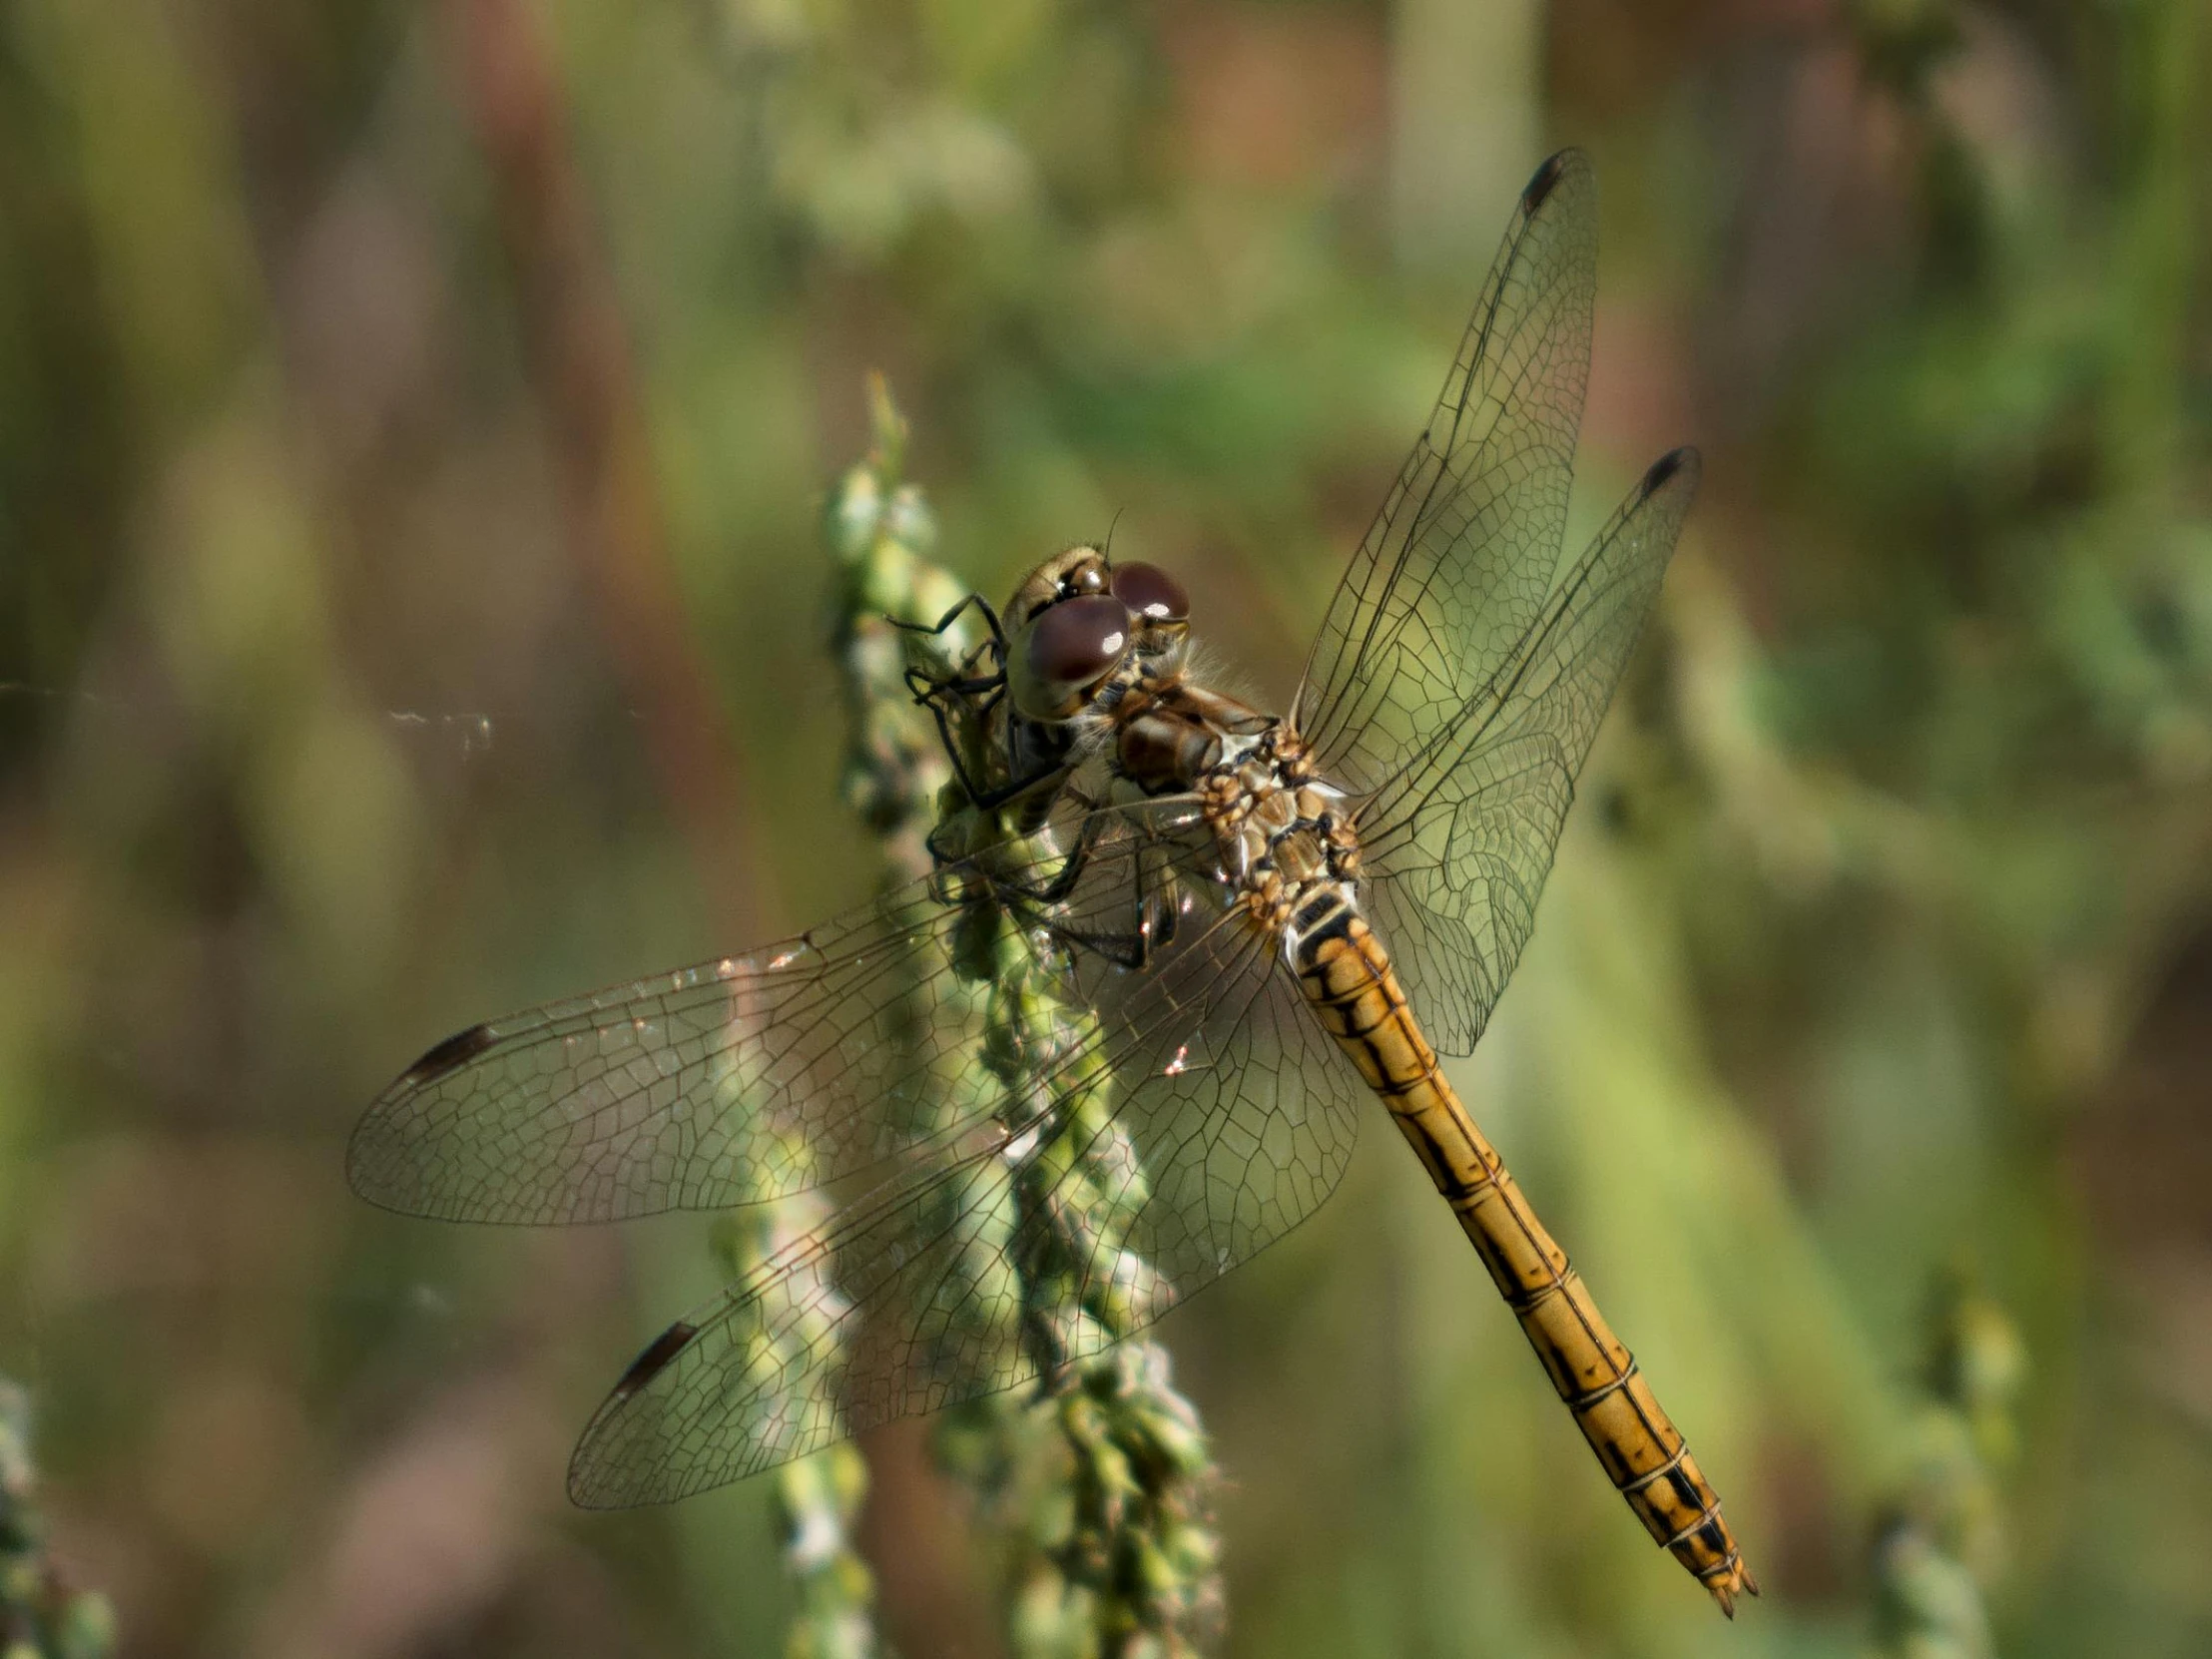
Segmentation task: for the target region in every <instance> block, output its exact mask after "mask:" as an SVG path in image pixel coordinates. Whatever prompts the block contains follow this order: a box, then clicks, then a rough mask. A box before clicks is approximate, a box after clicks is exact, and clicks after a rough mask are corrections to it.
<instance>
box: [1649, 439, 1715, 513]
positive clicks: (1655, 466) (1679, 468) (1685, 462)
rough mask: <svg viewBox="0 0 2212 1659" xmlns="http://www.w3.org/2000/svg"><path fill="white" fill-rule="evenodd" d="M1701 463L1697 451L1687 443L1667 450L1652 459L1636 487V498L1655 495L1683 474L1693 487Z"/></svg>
mask: <svg viewBox="0 0 2212 1659" xmlns="http://www.w3.org/2000/svg"><path fill="white" fill-rule="evenodd" d="M1702 464H1703V463H1702V462H1701V460H1700V459H1699V456H1698V452H1697V451H1696V450H1695V449H1693V448H1691V447H1690V446H1689V445H1688V444H1684V445H1683V446H1682V447H1681V448H1680V449H1670V450H1668V451H1667V452H1666V453H1665V454H1664V455H1662V456H1660V457H1659V458H1658V459H1657V460H1656V461H1653V462H1652V463H1651V468H1650V470H1649V471H1647V472H1646V473H1645V474H1644V481H1643V482H1642V483H1641V484H1639V485H1638V486H1637V488H1636V498H1637V500H1639V501H1648V500H1650V499H1651V497H1653V496H1655V495H1657V494H1658V493H1659V492H1660V491H1661V490H1663V489H1665V488H1666V487H1667V486H1668V485H1669V484H1671V483H1673V482H1674V480H1675V479H1676V478H1678V477H1682V476H1683V475H1684V474H1687V475H1688V483H1689V484H1690V486H1691V487H1692V488H1695V487H1696V485H1697V480H1698V473H1699V471H1700V469H1701V467H1702Z"/></svg>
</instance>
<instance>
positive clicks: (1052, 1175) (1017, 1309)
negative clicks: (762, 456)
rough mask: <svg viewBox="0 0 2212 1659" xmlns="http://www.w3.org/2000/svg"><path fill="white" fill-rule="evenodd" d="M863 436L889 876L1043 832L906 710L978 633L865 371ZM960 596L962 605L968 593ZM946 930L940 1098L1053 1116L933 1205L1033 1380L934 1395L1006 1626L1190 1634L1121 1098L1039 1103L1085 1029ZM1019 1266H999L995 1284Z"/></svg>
mask: <svg viewBox="0 0 2212 1659" xmlns="http://www.w3.org/2000/svg"><path fill="white" fill-rule="evenodd" d="M870 398H871V407H872V411H873V415H874V426H875V441H874V447H873V449H872V450H871V452H870V454H869V456H868V457H867V459H866V460H864V461H863V462H861V463H860V464H859V465H858V466H855V467H854V468H852V469H851V470H850V471H849V472H848V473H847V474H846V475H845V477H844V479H843V480H842V482H841V483H840V485H839V487H838V489H837V492H836V494H835V496H834V498H833V499H832V501H831V504H830V540H831V544H832V547H833V548H834V550H835V551H836V553H837V555H838V557H839V559H840V562H841V566H842V568H843V570H844V573H845V581H844V584H843V588H842V590H841V591H842V594H843V597H844V605H843V607H842V609H841V612H840V616H839V622H838V634H837V644H838V650H839V655H840V660H841V661H842V663H843V665H844V669H845V683H846V690H847V697H848V707H849V710H850V715H851V732H852V738H851V743H850V748H849V751H848V755H847V760H846V767H845V790H846V796H847V799H848V800H849V801H850V802H851V804H852V805H853V807H854V808H855V810H856V811H858V812H859V813H860V814H861V816H862V817H863V819H865V820H866V822H867V823H868V824H869V826H870V827H871V828H872V829H873V830H875V831H876V833H877V834H878V835H879V836H881V837H882V839H883V843H884V847H885V853H886V859H887V862H888V865H889V867H890V870H891V872H892V873H893V875H894V876H898V877H911V876H913V875H915V874H918V873H923V872H925V871H926V870H927V869H928V868H929V867H930V855H929V852H928V844H927V837H928V833H929V831H930V830H932V829H934V830H937V831H939V832H941V833H946V834H948V835H949V837H950V838H951V839H953V840H955V841H957V843H958V844H959V845H961V846H962V847H964V848H967V849H969V850H970V851H971V852H974V853H976V854H978V855H980V856H982V857H984V858H988V857H990V856H992V855H994V854H999V855H1005V854H1012V853H1016V852H1021V853H1026V854H1034V853H1035V852H1037V851H1039V850H1040V849H1039V848H1037V847H1036V846H1035V845H1034V844H1033V843H1030V842H1028V841H1027V840H1026V839H1025V836H1024V833H1023V831H1022V830H1021V827H1020V826H1019V825H1017V824H1014V823H1012V822H1009V821H1008V820H1007V819H1006V818H1005V817H1004V816H1002V815H1000V814H997V813H991V814H984V813H981V812H980V811H978V810H977V809H975V808H974V807H973V806H972V805H971V804H970V803H969V802H968V800H967V797H966V795H965V792H964V791H962V790H961V789H960V788H959V787H958V786H957V785H954V784H952V783H951V782H950V780H951V767H950V765H949V762H948V758H947V757H946V756H945V754H944V752H943V746H942V741H941V739H940V736H939V734H938V733H937V731H936V729H935V726H934V723H933V722H932V721H931V720H930V718H929V717H928V716H927V715H926V714H925V713H924V712H923V711H921V710H919V709H918V708H916V707H915V705H914V703H913V700H912V697H911V695H910V693H909V691H908V689H907V687H906V684H905V672H906V670H907V668H908V667H909V666H912V667H915V668H918V669H920V670H921V671H922V672H923V673H924V674H926V675H928V676H929V677H931V678H933V679H938V680H943V679H947V678H950V677H951V676H952V675H954V674H955V673H958V672H961V671H963V670H964V671H967V672H973V671H974V669H975V667H976V665H975V664H973V663H971V662H970V661H969V658H970V654H971V652H972V651H973V650H974V648H975V646H976V644H977V643H978V638H977V635H978V630H977V629H976V628H975V627H973V626H970V625H969V624H968V622H967V621H966V619H963V622H962V623H961V624H958V625H955V626H954V627H952V628H949V629H946V630H944V631H943V632H941V633H936V634H920V633H915V632H912V631H910V630H902V629H898V628H895V627H894V626H892V624H891V622H890V621H887V620H885V619H886V618H889V619H896V620H897V621H899V622H905V623H910V624H919V625H921V626H922V627H925V628H928V627H934V626H935V625H936V624H937V623H939V622H940V621H941V620H942V619H943V618H944V617H945V615H946V613H948V612H949V611H950V610H951V609H952V607H953V606H954V605H955V604H957V602H958V601H959V600H960V598H962V597H963V595H962V592H961V589H960V587H959V584H958V583H957V582H955V581H954V580H953V579H952V578H951V577H950V576H949V575H947V574H946V573H945V572H944V571H942V570H941V569H939V568H938V567H937V566H935V565H933V564H931V563H930V562H929V560H928V558H927V556H926V555H927V552H928V550H929V548H930V547H931V545H932V543H933V540H934V532H933V527H932V525H931V522H930V518H929V514H928V510H927V508H926V506H925V504H924V503H923V501H922V498H921V496H920V493H919V491H918V490H916V489H915V488H914V486H913V485H911V484H907V483H903V482H901V480H900V478H899V466H900V458H901V455H902V451H903V443H904V435H905V433H904V426H903V424H902V422H901V421H900V419H899V417H898V415H897V412H896V410H895V409H894V408H893V407H892V405H891V403H890V399H889V397H888V394H887V393H886V392H885V391H884V389H883V387H882V384H881V382H880V380H876V381H872V382H871V384H870ZM971 615H972V613H971ZM953 741H954V742H957V743H959V744H961V745H962V748H963V755H962V759H963V761H964V763H965V764H966V766H967V768H968V770H969V772H970V774H971V775H977V776H982V777H990V776H992V775H993V774H994V772H995V771H996V770H997V768H996V766H995V757H994V756H993V755H992V754H991V752H990V744H989V742H988V734H987V733H986V732H985V730H984V729H983V727H982V725H981V724H980V723H979V722H969V723H964V724H961V725H960V726H959V727H958V729H957V730H955V732H954V733H953ZM967 921H968V925H966V926H964V927H963V928H962V929H961V930H960V934H959V939H958V943H957V945H956V947H955V960H954V963H953V967H954V970H955V972H956V974H957V975H958V976H959V978H960V980H961V981H962V983H963V984H964V985H965V986H966V987H967V990H968V994H969V997H970V999H971V1006H972V1009H973V1014H974V1025H973V1029H974V1043H973V1054H972V1056H971V1057H970V1063H969V1064H968V1065H966V1066H965V1067H964V1068H963V1070H962V1074H961V1075H958V1076H953V1077H947V1078H945V1079H943V1080H942V1082H943V1085H944V1086H943V1089H942V1090H941V1098H940V1100H939V1102H938V1104H937V1109H938V1110H940V1111H944V1112H950V1111H952V1110H953V1109H954V1105H953V1103H954V1101H956V1100H957V1101H972V1100H973V1099H974V1095H973V1091H974V1090H976V1089H982V1090H985V1091H988V1093H989V1100H990V1104H991V1106H992V1109H993V1113H994V1115H995V1116H996V1117H997V1119H998V1121H999V1123H1000V1125H1001V1127H1002V1128H1004V1129H1005V1130H1006V1132H1007V1133H1008V1134H1009V1135H1010V1136H1011V1135H1017V1134H1021V1133H1027V1132H1035V1133H1038V1134H1040V1135H1043V1136H1044V1137H1045V1141H1044V1144H1042V1145H1041V1146H1040V1147H1039V1148H1038V1149H1037V1152H1036V1155H1035V1156H1032V1157H1029V1158H1026V1159H1023V1160H1021V1161H1020V1163H1019V1165H1018V1167H1016V1168H1014V1169H1013V1170H1011V1171H1010V1170H1009V1168H1008V1166H1007V1165H1006V1163H1005V1162H1003V1161H1000V1160H990V1161H987V1162H986V1163H985V1164H983V1165H980V1166H978V1167H977V1169H976V1170H975V1172H974V1173H973V1175H972V1176H971V1177H970V1179H969V1180H967V1181H966V1182H964V1183H961V1184H959V1185H958V1186H957V1187H956V1188H955V1189H954V1190H952V1191H951V1192H950V1193H949V1194H948V1196H947V1198H946V1200H945V1203H946V1205H947V1207H948V1210H951V1211H956V1212H957V1217H956V1218H955V1216H953V1215H951V1214H948V1215H947V1216H946V1217H945V1221H946V1223H947V1224H953V1223H954V1222H955V1219H956V1224H957V1230H958V1232H959V1233H960V1234H961V1236H963V1237H964V1238H966V1239H967V1241H968V1248H967V1250H966V1251H965V1253H964V1258H963V1266H964V1269H965V1272H966V1273H967V1275H968V1276H969V1278H970V1280H971V1282H972V1283H975V1284H978V1285H980V1286H983V1287H985V1288H986V1289H987V1290H988V1291H989V1292H992V1293H996V1294H978V1295H976V1296H974V1297H971V1298H968V1299H966V1300H967V1301H968V1302H969V1304H970V1305H972V1306H983V1307H1003V1308H1006V1309H1008V1310H1010V1311H1011V1313H1010V1318H1011V1320H1012V1328H1011V1329H998V1328H994V1329H993V1330H991V1331H987V1332H975V1333H969V1334H967V1335H968V1336H970V1337H971V1338H975V1339H979V1340H977V1341H976V1342H975V1343H974V1345H973V1346H974V1347H975V1348H977V1349H978V1350H980V1351H983V1352H991V1353H996V1354H1004V1353H1005V1352H1006V1349H1007V1348H1008V1346H1009V1345H1015V1346H1018V1348H1019V1351H1020V1353H1021V1356H1022V1359H1023V1360H1024V1362H1025V1363H1026V1365H1027V1367H1028V1369H1030V1370H1032V1371H1033V1372H1034V1374H1035V1375H1036V1376H1037V1377H1038V1379H1039V1380H1040V1381H1039V1383H1037V1385H1035V1386H1034V1387H1029V1388H1023V1389H1018V1390H1015V1391H1012V1392H1007V1393H994V1394H987V1395H984V1396H983V1397H981V1398H979V1399H976V1400H974V1401H972V1402H970V1403H969V1404H966V1405H963V1406H959V1407H955V1408H954V1409H953V1410H952V1411H951V1412H949V1413H947V1415H946V1417H945V1419H944V1423H943V1426H942V1428H941V1430H940V1432H939V1434H938V1454H939V1457H940V1459H941V1460H942V1461H943V1463H944V1464H945V1466H946V1467H947V1468H948V1469H949V1470H951V1471H952V1472H953V1473H954V1474H956V1475H957V1476H958V1477H959V1478H960V1479H962V1480H963V1481H964V1482H965V1483H966V1484H967V1485H968V1486H969V1488H970V1489H971V1490H972V1491H974V1492H975V1494H976V1496H977V1500H978V1509H979V1513H980V1516H981V1519H982V1522H983V1524H984V1525H985V1527H986V1528H987V1529H988V1531H989V1532H990V1533H991V1534H992V1541H993V1544H994V1546H995V1552H996V1553H997V1555H998V1556H999V1557H1000V1560H1001V1562H1002V1566H1003V1571H1004V1575H1005V1584H1006V1592H1007V1618H1008V1635H1009V1640H1010V1643H1011V1646H1012V1648H1013V1650H1014V1652H1015V1653H1016V1654H1018V1655H1020V1656H1021V1659H1091V1656H1100V1659H1105V1656H1120V1655H1163V1656H1164V1655H1180V1654H1187V1653H1193V1652H1196V1651H1197V1649H1198V1645H1199V1643H1200V1642H1202V1641H1203V1640H1204V1638H1205V1636H1206V1635H1207V1634H1208V1633H1209V1632H1210V1631H1212V1630H1213V1629H1214V1628H1215V1627H1216V1626H1217V1625H1218V1623H1219V1621H1220V1610H1221V1599H1222V1598H1221V1587H1220V1575H1219V1564H1218V1563H1219V1555H1220V1548H1219V1544H1218V1541H1217V1539H1216V1536H1215V1534H1214V1532H1213V1530H1212V1526H1211V1524H1210V1509H1211V1493H1212V1489H1213V1485H1214V1480H1215V1476H1214V1471H1213V1466H1212V1463H1211V1460H1210V1457H1209V1455H1208V1452H1207V1447H1206V1439H1205V1434H1204V1431H1203V1429H1202V1428H1201V1426H1200V1424H1199V1420H1198V1415H1197V1412H1196V1411H1195V1410H1194V1409H1193V1408H1192V1406H1191V1404H1190V1402H1189V1401H1188V1400H1187V1399H1185V1398H1184V1397H1183V1396H1182V1395H1181V1394H1179V1393H1178V1392H1176V1390H1175V1389H1174V1387H1173V1386H1172V1385H1171V1383H1170V1382H1169V1366H1168V1357H1167V1354H1166V1351H1165V1350H1163V1349H1161V1348H1159V1347H1158V1346H1157V1345H1154V1344H1150V1343H1143V1342H1136V1341H1125V1339H1129V1338H1131V1337H1132V1336H1133V1334H1134V1333H1135V1332H1136V1331H1137V1330H1138V1329H1139V1328H1140V1327H1142V1326H1143V1325H1144V1324H1146V1323H1147V1321H1148V1319H1149V1316H1150V1309H1149V1302H1150V1299H1151V1296H1152V1293H1153V1284H1154V1276H1153V1274H1152V1270H1151V1268H1150V1266H1149V1265H1148V1264H1147V1263H1146V1262H1145V1261H1144V1260H1143V1259H1142V1257H1141V1256H1140V1255H1139V1254H1138V1253H1137V1252H1136V1251H1134V1250H1133V1249H1131V1248H1129V1245H1128V1240H1127V1229H1128V1217H1129V1216H1130V1215H1131V1214H1133V1213H1134V1210H1135V1207H1137V1206H1138V1205H1141V1203H1142V1201H1143V1197H1144V1188H1143V1184H1142V1177H1141V1172H1138V1171H1136V1169H1135V1164H1136V1152H1135V1149H1134V1147H1133V1146H1132V1145H1131V1144H1130V1142H1129V1140H1128V1137H1127V1136H1126V1135H1125V1134H1124V1133H1123V1132H1122V1130H1121V1129H1120V1127H1119V1125H1118V1124H1116V1122H1115V1121H1114V1118H1113V1112H1112V1102H1113V1080H1112V1078H1111V1076H1110V1075H1109V1074H1107V1073H1106V1072H1105V1071H1104V1070H1103V1069H1101V1070H1100V1071H1098V1072H1097V1073H1096V1074H1094V1075H1092V1076H1091V1077H1089V1078H1087V1079H1084V1080H1081V1081H1080V1082H1079V1083H1078V1084H1077V1086H1075V1087H1074V1088H1072V1089H1067V1090H1064V1091H1061V1092H1060V1094H1059V1097H1058V1098H1057V1099H1056V1100H1055V1102H1054V1105H1053V1108H1052V1110H1051V1112H1050V1113H1049V1114H1048V1115H1047V1116H1045V1117H1044V1118H1042V1119H1038V1118H1037V1117H1036V1115H1035V1110H1034V1103H1033V1094H1034V1089H1033V1086H1032V1085H1031V1083H1030V1082H1029V1079H1028V1069H1027V1064H1026V1062H1025V1061H1024V1060H1023V1059H1022V1056H1025V1055H1030V1054H1034V1053H1036V1052H1038V1051H1039V1050H1040V1049H1041V1048H1045V1047H1064V1046H1066V1045H1069V1044H1079V1043H1081V1041H1082V1039H1083V1038H1085V1037H1086V1036H1089V1035H1092V1034H1093V1033H1091V1032H1090V1031H1088V1030H1087V1029H1086V1027H1087V1022H1089V1021H1090V1020H1091V1018H1092V1017H1093V1016H1092V1015H1091V1014H1090V1013H1089V1012H1088V1011H1087V1010H1084V1009H1080V1008H1074V1007H1070V1006H1067V1005H1066V1004H1064V1003H1062V1002H1060V1001H1059V1000H1058V999H1057V998H1056V997H1055V996H1054V995H1053V994H1052V991H1051V989H1050V986H1049V985H1048V983H1047V982H1046V980H1045V978H1044V976H1043V975H1041V974H1040V973H1039V972H1038V971H1037V968H1036V964H1035V961H1034V958H1033V957H1032V955H1031V952H1030V948H1029V946H1028V945H1027V944H1026V943H1025V942H1024V941H1023V940H1022V939H1021V938H1019V937H1018V936H1017V935H1016V933H1015V931H1014V923H1013V921H1012V920H1011V918H1009V917H1008V916H1007V915H1006V914H1005V912H1004V911H1003V910H1002V909H1001V908H999V907H998V906H997V905H996V904H993V903H988V902H978V903H977V905H976V906H975V908H974V910H973V911H972V912H971V914H970V915H969V917H968V918H967ZM1009 1274H1010V1275H1011V1277H1012V1280H1013V1283H1011V1284H1010V1285H1009V1284H1004V1283H1001V1282H1002V1281H1005V1280H1006V1279H1007V1277H1008V1276H1009Z"/></svg>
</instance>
